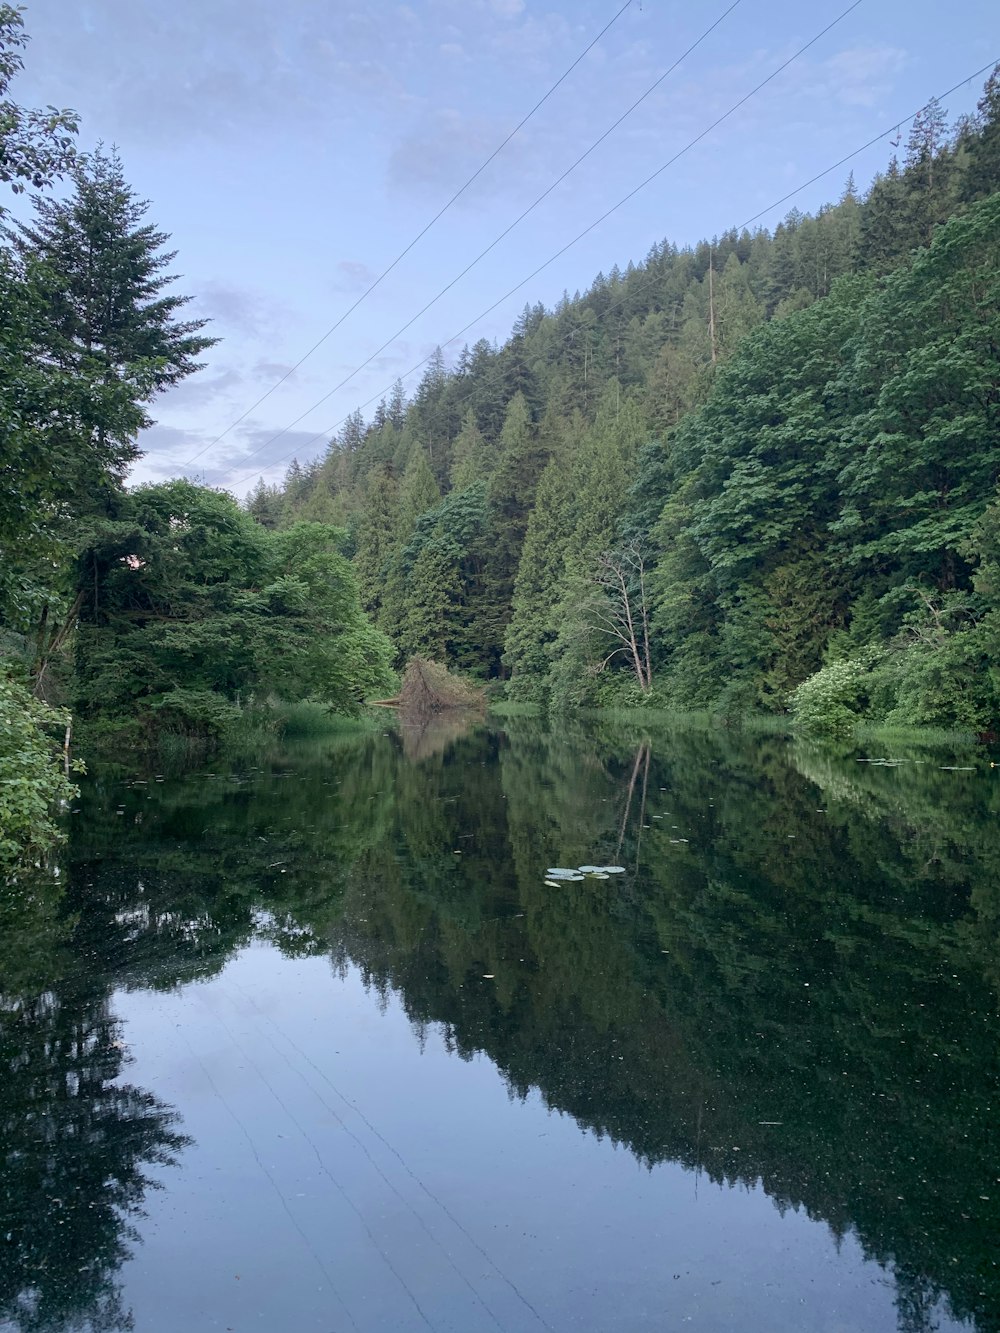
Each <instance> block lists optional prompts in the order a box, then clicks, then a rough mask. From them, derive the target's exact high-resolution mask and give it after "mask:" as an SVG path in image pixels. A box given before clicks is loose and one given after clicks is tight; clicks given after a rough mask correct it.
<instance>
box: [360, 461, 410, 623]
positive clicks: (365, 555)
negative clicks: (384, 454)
mask: <svg viewBox="0 0 1000 1333" xmlns="http://www.w3.org/2000/svg"><path fill="white" fill-rule="evenodd" d="M399 527H400V519H399V482H398V481H397V480H396V476H395V474H394V473H393V471H392V468H390V467H388V466H383V467H380V468H377V469H376V470H375V471H374V472H372V473H371V474H370V475H369V477H368V484H367V487H366V495H365V504H364V508H363V509H362V511H361V517H360V520H359V522H358V530H357V550H356V551H355V554H354V568H355V570H356V571H357V576H358V591H359V593H360V595H361V604H362V606H363V607H364V608H365V610H366V611H369V612H372V613H375V612H377V610H378V608H379V606H380V605H381V602H382V591H383V588H384V584H385V576H386V570H387V567H388V564H389V560H390V557H391V555H392V552H393V550H394V549H395V546H396V542H397V539H398V532H399Z"/></svg>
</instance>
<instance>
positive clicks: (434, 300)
mask: <svg viewBox="0 0 1000 1333" xmlns="http://www.w3.org/2000/svg"><path fill="white" fill-rule="evenodd" d="M741 2H742V0H733V3H732V4H731V5H730V6H729V8H728V9H726V10H724V11H723V12H722V13H721V14H720V15H719V17H718V18H717V19H716V20H715V22H714V23H712V24H711V25H710V26H709V27H707V28H706V29H705V31H704V32H703V33H702V34H701V36H700V37H699V38H698V39H697V41H695V42H692V43H691V45H690V46H689V47H688V49H687V50H686V51H685V52H683V54H681V55H679V56H678V57H677V59H676V60H675V61H674V63H673V64H672V65H671V66H670V68H669V69H667V70H665V71H664V72H663V73H662V74H661V75H660V77H659V78H658V79H657V80H656V81H655V82H654V83H652V84H650V86H649V87H648V88H647V89H646V91H645V92H644V93H643V94H642V96H641V97H638V98H636V100H635V101H634V102H633V103H632V105H631V106H630V107H629V108H628V110H626V111H623V112H622V114H621V115H620V116H619V117H618V119H617V120H616V121H615V122H614V123H613V124H612V125H609V126H608V128H607V129H606V130H605V131H604V133H603V134H602V135H601V136H600V138H599V139H595V140H594V142H593V143H592V144H591V145H590V147H589V148H587V149H586V150H585V151H584V152H582V153H581V154H580V156H579V157H578V158H577V159H576V161H575V162H573V163H571V164H570V166H568V167H567V168H566V170H565V171H564V172H563V173H562V175H561V176H557V177H556V179H555V180H554V181H553V182H552V184H551V185H549V186H548V187H547V188H546V189H544V190H543V191H542V193H541V194H540V195H539V196H538V198H537V199H535V200H534V202H533V203H530V204H529V205H528V207H527V208H525V209H524V210H523V211H522V212H521V213H519V214H518V215H517V217H516V218H515V219H514V221H513V222H511V223H510V224H509V225H508V226H506V227H505V228H504V229H503V231H502V232H500V234H499V236H495V237H494V238H493V240H492V241H490V243H489V245H488V246H487V247H486V248H485V250H480V252H479V254H478V255H476V257H475V259H473V260H472V261H471V262H470V263H468V264H466V266H465V268H463V269H462V271H461V272H460V273H458V274H456V275H455V277H454V278H452V280H451V281H450V282H449V283H447V284H446V285H445V286H444V287H442V288H441V290H440V291H439V292H438V293H437V295H436V296H432V297H431V299H430V300H429V301H428V302H427V304H426V305H425V306H422V307H421V309H420V310H418V311H417V313H416V314H415V315H413V316H412V317H411V318H410V319H408V320H407V321H406V323H405V324H404V325H403V326H402V327H401V328H398V329H397V330H396V332H395V333H394V334H393V335H392V337H390V338H387V339H386V341H385V342H384V343H383V344H382V346H381V347H379V348H378V349H377V350H376V351H374V352H372V354H371V356H370V357H368V359H367V360H366V361H362V363H361V365H360V366H355V368H354V369H353V370H352V371H351V373H350V374H349V375H347V376H346V377H345V378H344V379H342V380H341V381H340V383H339V384H335V385H334V386H333V388H332V389H329V390H328V391H327V392H326V393H325V394H324V395H323V397H322V398H320V399H318V400H317V401H316V402H315V403H313V405H312V406H311V407H307V408H306V410H305V411H304V412H300V413H299V415H298V416H297V417H296V418H295V420H294V421H290V422H289V423H288V425H287V426H284V427H282V429H281V430H279V431H278V433H277V435H272V436H271V438H270V439H269V440H265V441H264V443H263V444H259V445H258V446H257V448H256V449H255V450H254V451H253V452H254V453H255V454H256V453H260V451H261V450H262V449H266V448H267V447H268V445H270V444H274V442H275V440H280V439H281V437H282V435H286V434H287V433H288V432H289V431H290V430H291V429H292V427H293V426H297V425H298V424H299V422H300V421H302V420H303V419H304V418H305V417H307V416H309V415H310V414H311V413H313V412H315V411H316V409H317V407H322V405H323V404H324V403H325V402H326V400H327V399H328V398H332V397H333V395H334V394H335V393H336V392H337V391H338V390H339V389H342V388H343V387H344V386H345V385H346V384H350V382H351V380H352V379H354V377H355V375H359V374H360V373H361V371H362V370H364V369H365V367H366V366H370V365H371V363H372V362H373V361H375V360H376V359H377V358H378V357H380V356H381V355H382V353H383V352H384V351H386V350H387V348H389V347H391V346H392V344H393V343H394V342H395V341H396V339H397V338H401V337H402V336H403V334H404V333H405V332H406V331H407V329H409V328H411V327H412V325H414V324H415V323H416V322H417V320H418V319H420V317H421V315H426V314H427V311H428V310H430V309H431V307H432V306H435V305H437V303H438V301H440V300H441V298H442V296H445V295H446V294H447V293H448V292H450V291H451V289H452V287H454V286H455V285H456V284H457V283H459V282H461V280H462V279H463V278H464V277H465V276H466V274H467V273H471V272H472V270H473V269H474V268H475V267H476V265H477V264H479V263H480V261H481V260H483V259H485V258H486V256H487V255H488V254H489V253H490V252H491V251H493V250H495V249H496V247H497V246H498V245H499V244H500V242H501V241H502V240H504V238H505V237H507V236H509V235H510V233H511V232H512V231H513V230H514V228H515V227H517V226H519V225H520V224H521V223H522V222H523V221H524V219H525V218H526V217H527V216H528V215H529V213H533V212H534V211H535V209H536V208H537V207H538V206H539V204H541V203H542V202H543V201H544V200H546V199H547V198H548V197H549V195H550V194H551V193H552V191H553V190H555V189H556V188H557V187H558V186H560V185H561V184H562V183H563V181H564V180H566V178H567V177H568V176H571V175H572V174H573V172H574V171H575V170H576V169H577V167H578V166H579V165H580V164H581V162H584V161H585V160H586V159H587V158H588V157H589V156H590V155H591V153H593V152H595V151H596V149H598V148H599V147H600V146H601V144H602V143H604V141H605V139H607V138H609V137H610V136H611V135H612V134H613V133H614V132H615V130H616V129H617V128H618V126H619V125H621V124H622V122H623V121H625V120H627V119H628V117H629V116H630V115H631V114H632V112H633V111H635V110H636V108H637V107H640V106H641V105H642V103H643V102H645V100H646V99H647V97H651V96H652V94H653V93H654V92H655V91H656V89H657V88H659V86H660V84H661V83H663V82H664V80H666V79H668V78H669V77H670V75H671V74H673V72H674V70H675V69H676V68H677V67H678V65H680V64H681V63H682V62H683V61H685V60H686V59H687V58H688V56H689V55H690V54H691V52H692V51H694V50H696V49H697V48H698V47H699V46H700V45H701V44H702V42H703V41H704V40H705V39H706V37H708V36H710V34H711V33H713V32H714V31H715V29H716V28H717V27H718V26H719V24H720V23H721V22H722V20H723V19H725V18H727V17H728V15H730V14H731V13H732V12H733V10H734V9H735V8H736V6H737V5H739V4H740V3H741ZM857 3H858V4H860V3H861V0H857ZM211 447H212V446H211V445H206V446H205V448H206V449H210V448H211ZM204 452H205V450H204V449H203V450H202V453H204ZM198 456H199V455H198V454H195V458H197V457H198Z"/></svg>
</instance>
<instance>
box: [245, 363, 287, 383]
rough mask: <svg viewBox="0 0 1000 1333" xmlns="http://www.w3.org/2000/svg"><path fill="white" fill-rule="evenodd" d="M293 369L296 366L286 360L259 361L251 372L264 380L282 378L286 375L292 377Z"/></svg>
mask: <svg viewBox="0 0 1000 1333" xmlns="http://www.w3.org/2000/svg"><path fill="white" fill-rule="evenodd" d="M293 370H294V367H293V366H292V365H291V364H286V363H285V362H284V361H258V362H256V363H255V364H254V366H253V367H252V370H251V374H253V375H254V376H255V377H256V378H257V379H264V380H280V379H284V378H285V376H286V375H287V376H288V378H289V379H291V378H292V373H293Z"/></svg>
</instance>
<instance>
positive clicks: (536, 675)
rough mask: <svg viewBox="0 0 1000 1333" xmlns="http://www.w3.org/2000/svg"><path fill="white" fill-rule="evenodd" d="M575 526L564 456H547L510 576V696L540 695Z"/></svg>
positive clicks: (507, 653) (506, 650)
mask: <svg viewBox="0 0 1000 1333" xmlns="http://www.w3.org/2000/svg"><path fill="white" fill-rule="evenodd" d="M573 528H574V508H573V490H572V485H571V479H570V475H569V469H568V467H567V466H566V463H565V461H564V459H562V458H553V459H551V460H550V462H549V464H548V466H547V467H546V469H545V471H544V472H543V473H542V478H541V480H540V482H539V483H538V492H537V495H536V497H535V507H534V509H533V510H532V512H531V518H530V520H529V522H528V530H527V533H526V535H525V539H524V549H523V552H522V555H521V560H520V563H519V565H518V570H517V577H516V579H515V581H514V592H513V597H512V599H511V619H510V624H509V625H508V626H507V631H506V634H505V636H504V658H503V660H504V664H505V665H506V667H507V669H508V671H509V672H510V677H511V678H510V684H509V686H508V692H509V694H510V696H511V697H512V698H515V699H520V700H537V699H541V698H544V695H545V679H546V677H547V675H548V671H549V666H550V659H549V654H548V651H547V650H548V646H549V645H550V644H551V643H552V642H553V641H554V639H555V637H556V624H555V612H556V608H557V606H558V604H559V601H560V597H561V595H562V589H563V586H564V582H565V577H566V562H565V557H566V552H567V549H568V547H569V542H570V539H571V537H572V535H573Z"/></svg>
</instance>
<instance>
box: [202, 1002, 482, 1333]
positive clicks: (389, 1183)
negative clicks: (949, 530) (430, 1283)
mask: <svg viewBox="0 0 1000 1333" xmlns="http://www.w3.org/2000/svg"><path fill="white" fill-rule="evenodd" d="M233 984H234V985H236V988H237V990H238V991H239V992H240V994H241V995H242V996H243V997H244V998H245V999H246V1000H247V1002H248V1003H249V1004H251V1005H253V1007H254V1008H255V1009H256V1010H257V1012H258V1013H259V1014H260V1015H261V1017H262V1018H266V1019H267V1020H268V1022H269V1023H271V1025H272V1026H273V1027H275V1028H276V1030H277V1031H278V1032H281V1029H280V1028H278V1027H277V1024H275V1023H274V1022H273V1020H272V1019H271V1018H270V1017H269V1015H267V1014H266V1013H265V1012H264V1011H263V1010H262V1009H260V1008H259V1007H258V1006H257V1005H256V1004H255V1003H254V1000H253V998H252V996H250V995H249V994H248V993H247V991H245V990H244V989H243V987H242V986H240V985H238V984H237V983H235V982H234V983H233ZM219 1021H220V1022H222V1020H221V1019H220V1020H219ZM223 1026H225V1025H224V1024H223ZM227 1030H228V1029H227ZM282 1035H284V1034H282ZM264 1039H265V1041H267V1043H268V1045H269V1046H270V1047H271V1049H272V1050H273V1051H275V1052H276V1053H277V1054H278V1055H280V1056H281V1058H282V1059H283V1060H284V1061H285V1063H286V1064H287V1065H288V1067H289V1069H291V1070H292V1071H293V1073H295V1074H297V1075H298V1076H299V1078H300V1079H301V1080H302V1082H303V1083H304V1084H305V1085H306V1087H307V1088H308V1089H309V1090H310V1092H312V1094H313V1096H314V1097H316V1098H317V1100H318V1101H319V1102H320V1104H321V1105H322V1106H324V1107H325V1108H326V1110H327V1111H328V1112H329V1113H330V1115H332V1116H333V1118H334V1120H336V1122H337V1124H338V1125H339V1126H340V1127H341V1129H342V1130H343V1131H344V1133H345V1134H346V1135H347V1136H348V1138H350V1139H353V1140H354V1142H355V1143H356V1144H357V1145H358V1147H359V1148H360V1149H361V1151H362V1152H363V1153H364V1155H365V1156H366V1157H367V1158H368V1161H369V1163H370V1164H371V1166H372V1169H373V1170H374V1171H375V1172H376V1173H377V1174H378V1175H379V1176H380V1177H381V1179H382V1180H383V1181H384V1182H385V1184H386V1185H387V1186H388V1188H389V1189H390V1190H392V1192H393V1194H395V1196H396V1198H397V1199H398V1200H399V1201H400V1203H401V1204H402V1205H403V1206H404V1207H405V1208H408V1209H409V1210H410V1212H411V1213H412V1214H413V1216H414V1218H416V1220H417V1222H418V1223H419V1225H420V1227H421V1228H422V1230H423V1231H424V1232H425V1233H426V1234H427V1235H428V1236H429V1237H430V1239H431V1240H432V1241H433V1242H434V1244H435V1245H437V1246H438V1248H439V1249H440V1250H441V1253H442V1254H443V1255H444V1257H445V1259H446V1260H447V1261H448V1263H449V1265H450V1266H451V1268H452V1270H453V1271H454V1272H455V1273H456V1274H457V1276H458V1277H459V1278H460V1279H461V1281H462V1282H464V1283H465V1285H466V1286H467V1287H468V1289H469V1291H470V1292H471V1293H472V1295H473V1297H474V1298H475V1299H476V1300H477V1301H478V1302H479V1304H480V1305H481V1306H482V1307H483V1309H484V1310H485V1311H486V1313H487V1314H488V1315H489V1317H490V1318H491V1319H492V1320H493V1322H494V1324H496V1326H497V1328H499V1329H502V1328H503V1325H502V1324H501V1323H500V1321H499V1320H498V1319H497V1317H496V1315H495V1314H494V1313H493V1311H492V1310H491V1309H490V1307H489V1306H488V1305H487V1304H486V1302H485V1301H484V1300H483V1298H482V1296H480V1294H479V1292H478V1291H477V1290H476V1289H475V1287H474V1286H473V1285H472V1283H471V1282H470V1281H469V1279H468V1277H467V1276H466V1275H465V1273H463V1272H462V1270H461V1269H460V1268H459V1267H458V1265H457V1264H456V1263H455V1261H454V1259H452V1257H451V1255H450V1254H449V1253H448V1251H447V1250H446V1249H445V1247H444V1246H443V1245H442V1243H441V1241H440V1240H439V1239H438V1237H437V1236H435V1235H434V1232H433V1231H431V1229H430V1227H429V1226H428V1225H427V1223H426V1222H425V1221H424V1219H423V1217H422V1216H421V1215H420V1213H418V1212H417V1210H416V1208H414V1207H413V1204H412V1203H410V1201H409V1199H407V1198H406V1196H405V1195H403V1194H401V1193H400V1191H399V1190H398V1189H397V1188H396V1186H395V1185H394V1184H393V1183H392V1181H391V1180H390V1179H389V1177H388V1176H387V1175H386V1174H385V1172H384V1171H383V1170H382V1168H381V1167H380V1166H379V1164H378V1162H376V1161H375V1158H374V1157H373V1156H372V1155H371V1153H370V1152H369V1151H368V1148H367V1146H366V1144H365V1143H364V1142H363V1141H362V1140H361V1139H359V1138H358V1136H357V1135H356V1134H355V1133H354V1132H353V1131H352V1130H351V1129H349V1128H348V1126H347V1125H346V1124H345V1123H344V1121H343V1119H342V1118H341V1117H340V1116H339V1115H338V1114H337V1112H336V1111H335V1110H334V1109H333V1107H332V1106H331V1105H330V1103H329V1102H328V1101H327V1100H326V1098H325V1097H323V1096H322V1095H321V1094H320V1093H319V1092H317V1091H316V1089H315V1088H314V1087H313V1085H312V1084H311V1083H310V1082H309V1080H308V1079H307V1078H306V1076H305V1074H303V1072H302V1070H301V1069H299V1068H298V1067H297V1066H296V1065H295V1064H294V1063H293V1061H292V1060H291V1059H290V1058H289V1057H288V1056H287V1055H286V1054H285V1052H284V1051H283V1050H282V1049H281V1048H280V1047H279V1046H278V1045H277V1044H276V1043H275V1041H274V1040H273V1038H271V1037H268V1036H266V1035H265V1038H264ZM289 1040H290V1039H289ZM300 1054H301V1051H300ZM303 1058H305V1057H303ZM261 1077H263V1075H261ZM269 1086H270V1085H269ZM275 1095H277V1094H275ZM289 1115H290V1116H291V1112H289ZM292 1118H293V1119H294V1117H292ZM295 1123H296V1124H298V1122H297V1121H296V1122H295ZM300 1132H301V1133H302V1134H303V1137H304V1138H305V1139H306V1142H307V1143H309V1145H310V1147H312V1149H313V1151H314V1152H315V1153H316V1155H317V1157H319V1152H318V1150H317V1149H316V1145H315V1144H314V1143H313V1142H312V1140H311V1139H309V1138H308V1136H307V1135H306V1134H305V1133H304V1131H302V1130H301V1129H300ZM320 1165H321V1166H323V1162H322V1159H321V1158H320ZM323 1169H324V1171H326V1167H325V1166H323ZM327 1174H328V1175H329V1172H327ZM331 1179H333V1177H332V1176H331ZM333 1183H334V1184H335V1185H337V1182H336V1180H334V1182H333ZM337 1188H338V1189H339V1188H340V1186H339V1185H338V1186H337ZM344 1197H345V1198H346V1197H347V1196H346V1195H345V1196H344ZM348 1201H349V1200H348ZM349 1202H350V1201H349ZM352 1206H353V1205H352ZM355 1211H356V1210H355ZM359 1216H360V1214H359ZM366 1230H367V1228H366ZM387 1262H388V1261H387ZM393 1271H395V1270H393Z"/></svg>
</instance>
